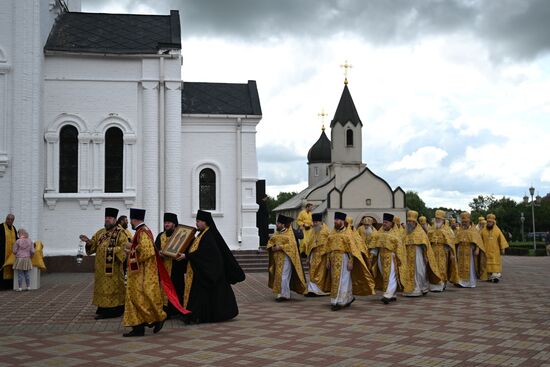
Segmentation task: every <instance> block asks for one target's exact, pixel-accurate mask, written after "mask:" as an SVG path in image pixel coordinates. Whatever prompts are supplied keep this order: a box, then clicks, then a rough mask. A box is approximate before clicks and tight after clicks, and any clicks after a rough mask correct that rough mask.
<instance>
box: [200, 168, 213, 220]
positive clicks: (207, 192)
mask: <svg viewBox="0 0 550 367" xmlns="http://www.w3.org/2000/svg"><path fill="white" fill-rule="evenodd" d="M199 209H202V210H216V172H214V170H213V169H212V168H203V169H202V170H201V171H200V173H199Z"/></svg>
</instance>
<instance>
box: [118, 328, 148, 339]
mask: <svg viewBox="0 0 550 367" xmlns="http://www.w3.org/2000/svg"><path fill="white" fill-rule="evenodd" d="M144 335H145V329H144V328H143V327H133V328H132V331H130V332H129V333H125V334H122V336H124V337H132V336H144Z"/></svg>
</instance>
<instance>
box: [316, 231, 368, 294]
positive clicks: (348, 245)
mask: <svg viewBox="0 0 550 367" xmlns="http://www.w3.org/2000/svg"><path fill="white" fill-rule="evenodd" d="M355 235H356V234H355V232H354V231H352V230H351V229H343V230H336V229H333V230H332V231H331V233H330V234H329V236H328V239H327V247H328V251H329V253H330V257H329V261H330V276H331V287H330V290H329V289H323V291H325V292H328V291H330V294H331V297H332V298H336V297H337V293H338V289H339V286H340V274H341V273H342V262H343V256H344V254H348V257H349V260H348V264H350V263H351V264H353V269H352V271H351V274H350V276H351V282H352V289H353V294H355V295H359V296H368V295H371V294H374V278H373V277H372V274H371V272H370V270H369V269H368V267H367V264H366V263H365V260H364V258H363V254H362V252H361V249H360V248H359V244H358V243H357V239H356V237H355Z"/></svg>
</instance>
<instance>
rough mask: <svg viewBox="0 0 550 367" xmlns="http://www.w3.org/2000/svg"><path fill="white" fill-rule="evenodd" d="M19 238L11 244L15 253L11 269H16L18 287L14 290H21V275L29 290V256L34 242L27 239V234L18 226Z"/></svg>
mask: <svg viewBox="0 0 550 367" xmlns="http://www.w3.org/2000/svg"><path fill="white" fill-rule="evenodd" d="M18 234H19V239H18V240H17V241H15V245H13V253H14V255H15V263H14V264H13V269H14V270H18V272H17V280H18V288H17V289H16V291H18V292H21V285H22V283H23V277H25V283H26V284H27V290H28V291H30V290H31V279H30V275H29V271H30V270H31V269H32V260H31V256H32V255H33V254H34V244H33V243H32V241H31V240H30V239H29V234H28V233H27V231H26V230H24V229H23V228H19V231H18Z"/></svg>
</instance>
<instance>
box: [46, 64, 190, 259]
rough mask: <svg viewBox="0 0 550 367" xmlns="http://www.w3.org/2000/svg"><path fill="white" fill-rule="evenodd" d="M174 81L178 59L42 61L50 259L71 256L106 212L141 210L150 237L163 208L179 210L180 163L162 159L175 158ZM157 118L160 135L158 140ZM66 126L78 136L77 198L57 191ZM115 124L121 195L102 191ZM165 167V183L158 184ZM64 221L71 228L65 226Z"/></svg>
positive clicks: (177, 115) (177, 95) (177, 96)
mask: <svg viewBox="0 0 550 367" xmlns="http://www.w3.org/2000/svg"><path fill="white" fill-rule="evenodd" d="M161 62H162V63H164V66H162V67H161V66H160V64H161ZM179 77H180V59H179V55H175V56H174V58H166V59H165V60H164V61H160V59H159V58H140V57H95V56H90V55H87V56H68V55H48V56H47V57H46V67H45V75H44V80H45V99H44V102H45V104H44V105H45V108H44V123H45V128H44V135H43V139H45V143H43V145H44V152H45V154H44V156H45V166H46V173H45V177H44V178H45V182H46V187H45V193H44V207H45V210H44V215H43V219H44V225H43V231H44V235H43V241H44V243H45V244H46V253H47V254H66V253H71V252H74V251H76V246H77V244H78V240H77V238H78V235H79V234H80V233H88V234H91V233H92V232H93V231H94V230H96V229H97V228H99V227H100V226H101V224H102V221H103V211H104V208H105V207H107V206H113V207H117V208H119V209H120V214H128V209H129V208H130V207H140V208H144V209H146V210H147V215H146V223H147V224H148V225H149V226H150V227H151V229H152V230H153V232H154V233H158V232H159V230H160V229H161V228H162V213H163V212H164V211H165V209H166V211H173V212H176V213H177V212H178V211H180V210H179V209H180V207H181V199H180V198H179V197H178V195H179V190H180V187H181V186H182V184H183V180H181V179H180V177H181V176H179V172H180V170H179V169H178V167H179V165H178V162H179V161H178V160H172V159H171V160H164V152H165V153H166V155H167V156H169V157H173V156H174V155H175V156H180V154H179V153H178V152H179V146H180V141H179V139H178V137H179V136H180V134H179V133H178V131H177V129H179V128H180V125H181V91H180V85H181V81H180V78H179ZM163 106H164V108H163ZM161 114H162V115H163V116H164V119H163V121H164V129H165V131H164V134H160V128H161V127H160V126H161V125H160V118H161ZM65 124H71V125H73V126H76V127H77V129H78V130H79V185H78V186H79V192H78V193H74V194H73V193H70V194H68V193H63V194H60V193H59V192H58V182H59V174H58V172H59V161H58V156H59V144H58V136H59V130H60V128H61V127H62V126H64V125H65ZM112 126H116V127H118V128H120V129H121V130H122V132H123V140H124V168H123V171H124V172H123V173H124V176H123V192H122V193H105V192H104V179H105V177H104V170H105V146H104V142H105V132H106V130H107V129H108V128H110V127H112ZM161 135H162V137H163V138H164V145H163V148H164V149H163V150H162V152H161V146H160V145H159V139H160V138H161ZM163 162H164V164H165V171H164V173H165V175H166V179H165V180H164V181H163V180H160V174H161V169H160V165H161V164H163ZM161 183H162V184H163V187H164V199H165V201H164V202H163V201H161V199H162V198H163V197H162V196H161V194H160V191H161ZM176 188H177V190H176ZM67 222H70V223H71V226H69V227H67V226H66V225H65V224H66V223H67ZM48 244H54V245H53V246H51V245H48Z"/></svg>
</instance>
